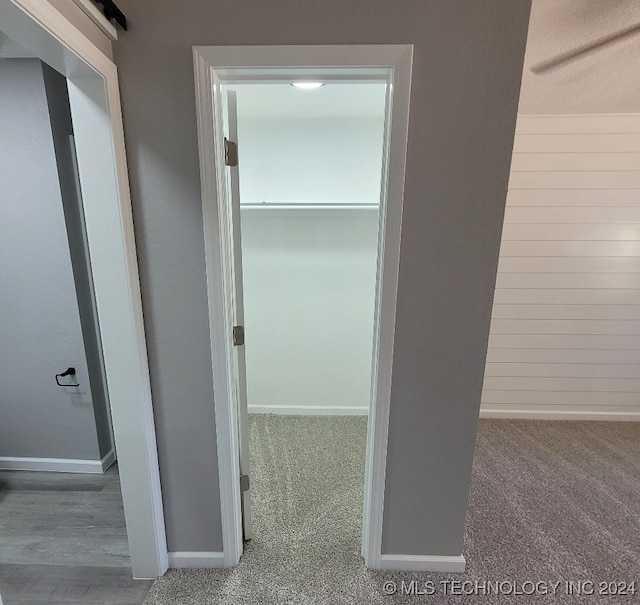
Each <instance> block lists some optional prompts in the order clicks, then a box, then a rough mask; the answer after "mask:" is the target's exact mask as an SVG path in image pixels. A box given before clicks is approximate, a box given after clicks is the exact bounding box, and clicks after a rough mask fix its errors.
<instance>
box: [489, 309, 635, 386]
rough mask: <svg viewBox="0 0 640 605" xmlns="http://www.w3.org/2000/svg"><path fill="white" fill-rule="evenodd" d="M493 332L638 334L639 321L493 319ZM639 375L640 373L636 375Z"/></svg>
mask: <svg viewBox="0 0 640 605" xmlns="http://www.w3.org/2000/svg"><path fill="white" fill-rule="evenodd" d="M491 332H492V333H493V334H569V335H572V334H575V335H587V334H608V335H610V336H614V335H618V334H621V335H625V334H638V335H640V321H629V320H622V321H618V320H608V319H598V320H596V319H538V318H536V319H493V320H492V322H491ZM639 340H640V339H639ZM638 376H639V377H640V374H639V375H638Z"/></svg>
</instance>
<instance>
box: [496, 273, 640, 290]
mask: <svg viewBox="0 0 640 605" xmlns="http://www.w3.org/2000/svg"><path fill="white" fill-rule="evenodd" d="M496 288H535V289H539V288H562V289H565V290H566V289H574V288H578V289H585V288H606V289H611V288H613V289H636V290H637V289H638V288H640V273H529V272H522V273H501V274H500V275H498V281H497V283H496Z"/></svg>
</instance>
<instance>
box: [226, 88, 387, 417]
mask: <svg viewBox="0 0 640 605" xmlns="http://www.w3.org/2000/svg"><path fill="white" fill-rule="evenodd" d="M306 94H309V93H306ZM238 127H239V142H240V164H239V166H240V197H241V204H242V252H243V264H244V266H243V270H244V289H245V290H244V293H245V326H246V356H247V392H248V404H249V411H250V412H270V413H293V414H305V413H312V414H317V413H330V414H331V413H335V414H354V413H356V414H359V413H361V414H366V413H367V409H368V404H369V390H370V376H371V351H372V342H373V314H374V295H375V281H376V258H377V236H378V206H379V197H380V173H381V160H382V140H383V116H382V115H380V116H378V117H371V116H369V117H355V116H348V117H347V116H331V117H308V118H301V117H296V118H283V117H278V118H258V119H256V118H250V117H243V115H242V104H241V103H240V104H239V120H238Z"/></svg>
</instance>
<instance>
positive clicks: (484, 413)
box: [480, 407, 640, 422]
mask: <svg viewBox="0 0 640 605" xmlns="http://www.w3.org/2000/svg"><path fill="white" fill-rule="evenodd" d="M480 418H503V419H505V420H506V419H509V418H511V419H513V420H610V421H617V422H640V412H609V411H598V410H575V411H574V410H553V409H545V410H541V409H535V408H531V409H529V410H522V409H519V410H509V409H503V408H499V409H496V408H483V407H481V408H480Z"/></svg>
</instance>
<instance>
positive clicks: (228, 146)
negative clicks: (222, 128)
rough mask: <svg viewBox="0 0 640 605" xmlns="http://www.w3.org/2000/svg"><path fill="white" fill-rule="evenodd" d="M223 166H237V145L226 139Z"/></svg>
mask: <svg viewBox="0 0 640 605" xmlns="http://www.w3.org/2000/svg"><path fill="white" fill-rule="evenodd" d="M224 165H225V166H237V165H238V144H237V143H234V142H233V141H230V140H229V139H227V137H225V138H224Z"/></svg>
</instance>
